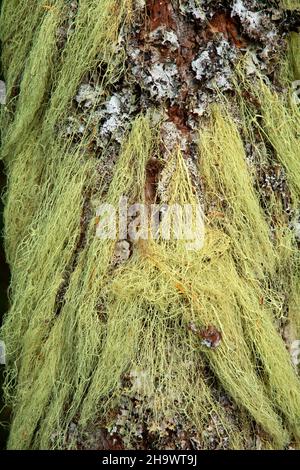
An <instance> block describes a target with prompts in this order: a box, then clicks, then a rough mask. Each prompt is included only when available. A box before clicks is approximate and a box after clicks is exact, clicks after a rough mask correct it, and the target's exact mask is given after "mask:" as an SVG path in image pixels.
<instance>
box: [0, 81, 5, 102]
mask: <svg viewBox="0 0 300 470" xmlns="http://www.w3.org/2000/svg"><path fill="white" fill-rule="evenodd" d="M5 103H6V85H5V82H4V81H3V80H0V104H5Z"/></svg>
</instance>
